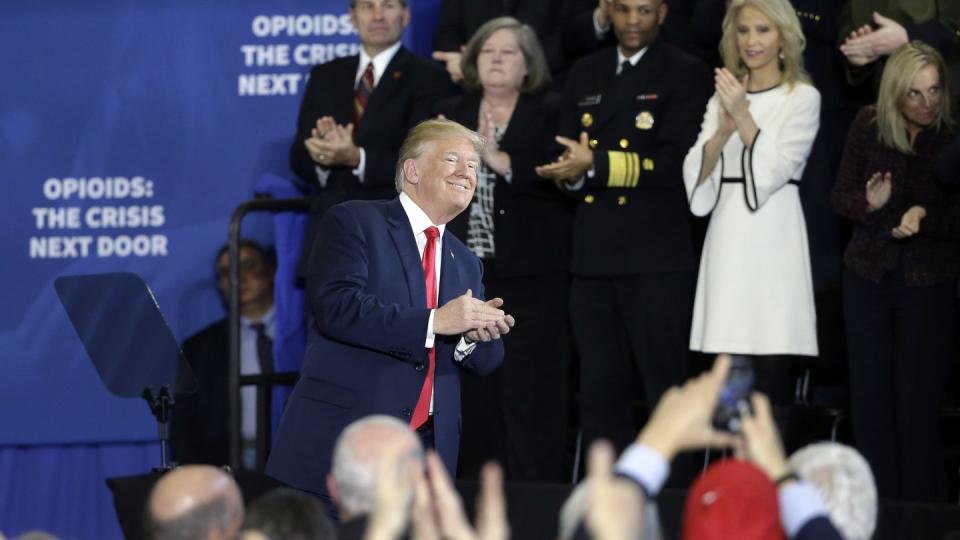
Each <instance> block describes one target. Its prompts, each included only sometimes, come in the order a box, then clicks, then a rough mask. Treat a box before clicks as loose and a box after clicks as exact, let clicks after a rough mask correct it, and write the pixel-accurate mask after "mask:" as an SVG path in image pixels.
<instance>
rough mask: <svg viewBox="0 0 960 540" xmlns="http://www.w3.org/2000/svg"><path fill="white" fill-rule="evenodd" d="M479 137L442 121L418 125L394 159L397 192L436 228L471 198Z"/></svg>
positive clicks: (481, 140) (431, 121) (452, 216)
mask: <svg viewBox="0 0 960 540" xmlns="http://www.w3.org/2000/svg"><path fill="white" fill-rule="evenodd" d="M482 153H483V138H482V137H481V136H480V135H479V134H478V133H477V132H475V131H472V130H469V129H467V128H465V127H463V126H462V125H460V124H458V123H456V122H454V121H452V120H444V119H433V120H425V121H423V122H420V123H419V124H417V125H416V126H414V127H413V129H411V130H410V132H409V133H408V134H407V138H406V139H404V141H403V144H402V145H401V146H400V152H399V154H400V158H399V159H398V160H397V176H396V185H397V192H401V191H402V192H404V193H406V194H407V195H408V196H409V197H410V198H411V199H413V201H414V202H415V203H417V206H419V207H420V208H421V209H423V211H424V212H426V214H427V215H428V216H429V217H430V219H431V220H432V221H433V223H434V224H436V225H442V224H445V223H447V222H449V221H450V220H451V219H453V218H454V217H456V215H457V214H459V213H460V212H462V211H463V210H464V209H465V208H466V207H467V206H468V205H469V204H470V201H471V200H472V199H473V192H474V190H475V189H476V187H477V167H479V164H480V155H482Z"/></svg>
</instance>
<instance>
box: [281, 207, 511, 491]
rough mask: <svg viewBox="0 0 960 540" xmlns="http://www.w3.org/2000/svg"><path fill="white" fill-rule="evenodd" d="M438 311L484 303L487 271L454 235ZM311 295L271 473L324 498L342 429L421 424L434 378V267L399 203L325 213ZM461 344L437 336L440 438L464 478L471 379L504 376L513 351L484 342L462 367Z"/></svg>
mask: <svg viewBox="0 0 960 540" xmlns="http://www.w3.org/2000/svg"><path fill="white" fill-rule="evenodd" d="M439 255H440V256H442V257H443V259H442V261H441V266H440V294H439V298H438V304H439V305H440V306H442V305H444V304H445V303H446V302H447V301H449V300H451V299H453V298H455V297H457V296H460V295H462V294H464V293H465V292H466V291H467V289H472V291H473V294H474V296H478V297H481V298H482V295H483V284H482V266H481V264H480V261H479V260H478V259H477V258H476V257H475V256H474V255H473V254H472V253H471V252H470V251H469V250H468V249H467V248H466V246H464V245H463V244H462V243H461V242H460V241H459V240H457V239H456V238H455V237H454V236H453V235H452V234H450V233H449V232H445V233H444V235H443V246H442V251H441V252H440V254H439ZM307 295H308V299H309V302H310V309H311V314H312V318H313V324H311V325H310V329H309V336H308V342H307V351H306V355H305V358H304V362H303V368H302V371H301V378H300V381H299V382H298V383H297V386H296V387H295V388H294V390H293V394H292V395H291V397H290V401H289V402H288V403H287V409H286V411H285V412H284V415H283V419H282V420H281V422H280V427H279V430H278V433H277V439H276V443H275V445H274V448H273V451H272V453H271V455H270V460H269V462H268V463H267V473H268V474H269V475H271V476H273V477H274V478H276V479H278V480H280V481H282V482H285V483H287V484H289V485H291V486H294V487H296V488H299V489H303V490H307V491H312V492H316V493H321V494H324V493H325V492H326V488H325V485H324V479H325V476H326V474H327V472H328V471H329V470H330V461H331V453H332V451H333V445H334V442H335V440H336V438H337V436H338V435H339V433H340V431H341V430H342V429H343V428H344V427H346V426H347V424H349V423H351V422H353V421H354V420H356V419H358V418H361V417H364V416H368V415H371V414H389V415H392V416H395V417H397V418H399V419H400V420H402V421H404V422H409V420H410V416H411V414H412V412H413V409H414V406H415V405H416V402H417V398H418V397H419V394H420V389H421V387H422V386H423V382H424V379H425V377H426V374H427V370H426V366H427V362H428V352H427V349H426V348H425V347H424V341H425V339H426V330H427V320H428V318H429V315H430V310H429V309H428V308H427V307H426V287H425V285H424V277H423V267H422V264H421V261H420V255H419V252H418V250H417V244H416V240H415V238H414V235H413V231H412V230H411V228H410V222H409V220H408V219H407V215H406V213H405V212H404V210H403V206H402V205H401V204H400V200H399V199H398V198H394V199H393V200H390V201H348V202H345V203H342V204H338V205H336V206H333V207H331V208H330V210H329V211H327V213H326V214H325V215H324V217H323V220H322V222H321V226H320V231H319V234H318V236H317V239H316V243H315V244H314V248H313V250H312V251H311V255H310V262H309V265H308V271H307ZM459 339H460V338H459V336H437V338H436V341H435V344H434V345H435V348H436V374H435V383H434V395H433V396H434V405H433V411H434V415H433V418H434V438H435V441H436V448H437V452H438V453H439V454H440V457H441V458H442V459H443V462H444V464H445V465H446V466H447V468H448V470H450V471H451V472H453V471H456V464H457V452H458V450H459V442H460V383H459V379H458V376H459V372H460V370H461V369H467V370H470V371H473V372H476V373H479V374H486V373H489V372H491V371H493V370H494V369H495V368H496V367H497V366H499V365H500V362H501V361H502V360H503V344H502V342H501V341H499V340H498V341H494V342H490V343H480V344H478V345H477V347H476V349H475V350H474V351H473V353H472V354H470V355H469V356H467V357H466V359H465V360H464V361H463V362H462V363H457V362H455V361H454V358H453V353H454V349H455V347H456V344H457V342H458V341H459Z"/></svg>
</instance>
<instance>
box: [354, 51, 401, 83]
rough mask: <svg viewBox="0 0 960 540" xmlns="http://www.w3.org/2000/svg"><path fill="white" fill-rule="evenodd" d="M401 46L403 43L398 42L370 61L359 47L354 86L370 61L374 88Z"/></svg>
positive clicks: (367, 55) (368, 56) (365, 52)
mask: <svg viewBox="0 0 960 540" xmlns="http://www.w3.org/2000/svg"><path fill="white" fill-rule="evenodd" d="M402 45H403V42H401V41H398V42H396V43H394V44H393V45H392V46H391V47H390V48H389V49H384V50H382V51H380V52H379V53H378V54H377V55H376V56H374V57H373V58H372V59H371V58H370V55H369V54H367V51H365V50H363V47H360V65H359V66H357V76H356V78H355V80H354V81H353V82H354V83H355V84H354V86H356V83H359V82H360V77H362V76H363V72H364V70H366V69H367V64H369V63H370V62H371V61H372V62H373V85H374V86H376V85H377V83H379V82H380V77H381V76H382V75H383V72H384V71H386V70H387V66H388V65H389V64H390V61H391V60H393V57H394V56H395V55H396V54H397V51H399V50H400V47H401V46H402Z"/></svg>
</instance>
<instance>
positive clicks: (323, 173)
mask: <svg viewBox="0 0 960 540" xmlns="http://www.w3.org/2000/svg"><path fill="white" fill-rule="evenodd" d="M313 170H315V171H317V183H318V184H320V187H321V188H325V187H327V178H330V169H324V168H323V167H321V166H319V165H317V166H316V167H314V168H313Z"/></svg>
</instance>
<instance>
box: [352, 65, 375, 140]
mask: <svg viewBox="0 0 960 540" xmlns="http://www.w3.org/2000/svg"><path fill="white" fill-rule="evenodd" d="M372 93H373V62H370V63H369V64H367V69H365V70H363V76H362V77H360V84H358V85H357V89H356V90H354V92H353V127H354V129H356V128H357V126H359V125H360V119H361V118H362V117H363V111H364V110H365V109H366V108H367V100H369V99H370V94H372Z"/></svg>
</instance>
